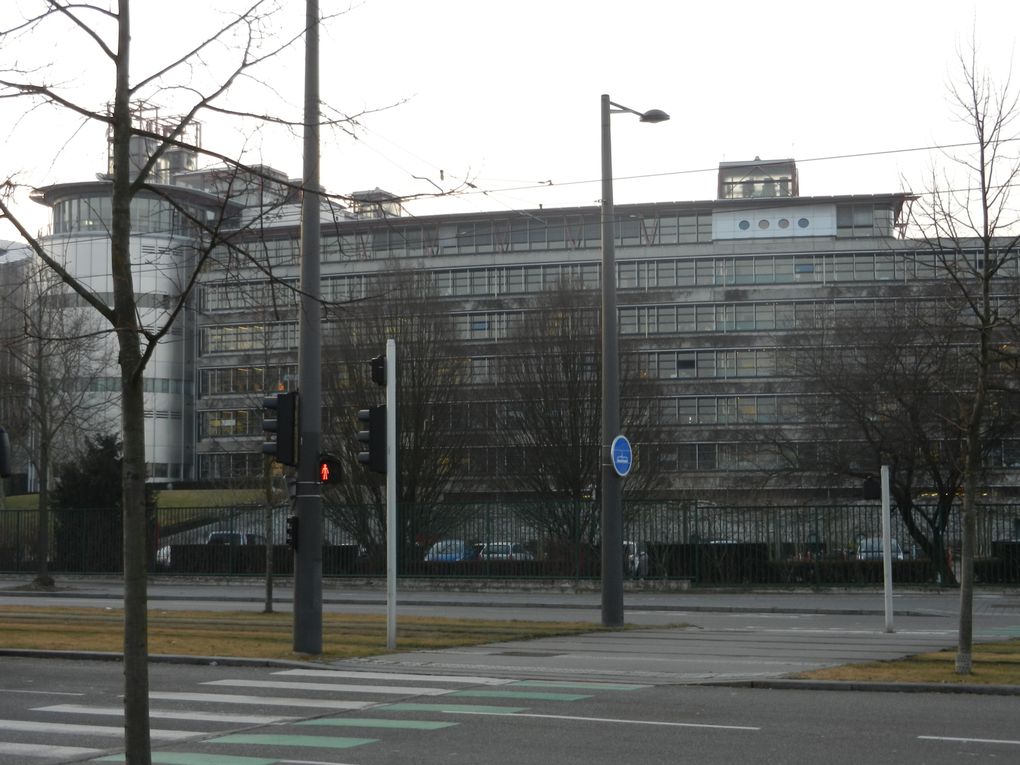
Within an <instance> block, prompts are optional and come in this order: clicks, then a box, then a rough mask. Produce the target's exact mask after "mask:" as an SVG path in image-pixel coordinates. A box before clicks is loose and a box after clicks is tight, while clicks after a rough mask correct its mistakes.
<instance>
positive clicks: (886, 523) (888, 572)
mask: <svg viewBox="0 0 1020 765" xmlns="http://www.w3.org/2000/svg"><path fill="white" fill-rule="evenodd" d="M891 525H892V524H891V523H890V518H889V466H888V465H882V573H883V578H884V581H885V631H886V632H892V631H893V602H892V531H891V529H890V526H891Z"/></svg>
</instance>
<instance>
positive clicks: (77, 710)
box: [32, 704, 298, 725]
mask: <svg viewBox="0 0 1020 765" xmlns="http://www.w3.org/2000/svg"><path fill="white" fill-rule="evenodd" d="M32 711H33V712H57V713H62V714H83V715H86V714H87V715H109V716H111V717H123V716H124V707H90V706H86V705H84V704H56V705H54V706H51V707H35V708H34V709H33V710H32ZM149 717H150V718H152V717H155V718H158V719H161V720H198V721H201V722H223V723H243V724H250V725H272V724H273V723H281V722H290V721H291V720H297V719H298V718H297V717H285V716H272V717H271V716H269V715H229V714H218V713H215V712H177V711H174V710H171V709H150V710H149Z"/></svg>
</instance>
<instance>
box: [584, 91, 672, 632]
mask: <svg viewBox="0 0 1020 765" xmlns="http://www.w3.org/2000/svg"><path fill="white" fill-rule="evenodd" d="M621 112H628V113H630V114H635V115H637V116H638V117H640V119H641V121H642V122H665V121H666V120H668V119H669V115H668V114H666V112H664V111H662V110H661V109H652V110H651V111H647V112H639V111H635V110H634V109H629V108H627V107H626V106H621V105H620V104H616V103H613V102H612V101H610V100H609V96H608V95H603V96H602V444H601V448H600V450H599V456H600V458H601V461H602V624H603V626H605V627H619V626H622V625H623V511H622V507H621V501H620V498H621V494H622V491H621V488H622V487H621V485H620V476H619V475H617V473H616V470H615V469H614V466H613V455H612V453H611V452H612V443H613V439H615V438H616V437H617V436H619V435H621V434H620V355H619V350H618V343H617V330H616V253H615V250H614V246H615V236H616V234H615V231H614V225H613V224H614V221H613V149H612V138H611V137H610V132H609V118H610V117H611V116H612V115H613V114H620V113H621Z"/></svg>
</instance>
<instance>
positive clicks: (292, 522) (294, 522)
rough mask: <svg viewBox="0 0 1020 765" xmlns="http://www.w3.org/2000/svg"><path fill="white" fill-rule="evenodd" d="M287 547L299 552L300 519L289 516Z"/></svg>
mask: <svg viewBox="0 0 1020 765" xmlns="http://www.w3.org/2000/svg"><path fill="white" fill-rule="evenodd" d="M287 546H288V547H292V548H293V549H295V550H297V548H298V517H297V516H296V515H289V516H287Z"/></svg>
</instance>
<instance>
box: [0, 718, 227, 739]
mask: <svg viewBox="0 0 1020 765" xmlns="http://www.w3.org/2000/svg"><path fill="white" fill-rule="evenodd" d="M0 730H14V731H21V732H23V733H49V734H53V733H67V734H72V733H73V734H75V735H77V736H123V735H124V728H123V726H119V725H118V726H113V725H74V724H70V723H44V722H32V721H30V720H0ZM150 735H151V736H152V738H154V739H159V740H161V741H183V740H184V739H188V738H195V737H196V736H205V735H207V734H206V733H205V732H203V731H193V730H152V731H150Z"/></svg>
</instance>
